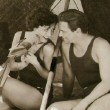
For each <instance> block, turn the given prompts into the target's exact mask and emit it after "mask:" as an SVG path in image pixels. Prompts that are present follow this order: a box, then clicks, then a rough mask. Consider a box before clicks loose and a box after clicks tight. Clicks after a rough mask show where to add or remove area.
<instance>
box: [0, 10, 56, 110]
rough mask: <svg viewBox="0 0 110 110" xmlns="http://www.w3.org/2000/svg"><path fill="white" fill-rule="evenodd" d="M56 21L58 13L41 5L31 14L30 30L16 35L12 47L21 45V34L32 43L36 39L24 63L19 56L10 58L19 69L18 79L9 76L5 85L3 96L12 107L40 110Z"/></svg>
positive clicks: (15, 67) (28, 21)
mask: <svg viewBox="0 0 110 110" xmlns="http://www.w3.org/2000/svg"><path fill="white" fill-rule="evenodd" d="M56 23H57V16H56V15H55V14H53V13H52V12H50V11H49V9H47V8H39V9H37V10H34V11H33V12H32V13H31V14H30V15H29V16H28V17H27V20H26V26H27V29H28V30H29V31H25V32H17V33H16V34H15V36H14V40H13V43H12V48H13V47H15V46H16V45H18V43H19V41H20V37H25V38H26V39H27V38H29V39H30V42H31V38H32V39H33V38H35V37H36V39H35V42H34V43H33V45H32V47H30V48H29V50H28V53H27V54H25V55H22V56H21V62H17V61H16V58H15V57H13V58H11V59H10V62H9V65H10V69H11V70H12V71H18V76H17V78H18V80H17V79H13V78H11V77H9V78H7V80H6V82H5V84H4V86H3V89H2V96H3V99H4V101H5V103H6V104H8V106H9V107H17V108H19V109H23V110H24V109H26V110H34V109H35V110H39V108H40V105H41V101H42V96H43V93H44V89H45V85H46V80H47V77H48V73H49V70H50V65H51V61H52V56H53V53H54V45H53V43H52V42H51V40H49V37H51V35H52V33H53V30H54V28H55V24H56ZM10 53H11V52H10ZM50 98H52V93H51V94H50ZM0 109H1V108H0Z"/></svg>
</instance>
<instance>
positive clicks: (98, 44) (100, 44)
mask: <svg viewBox="0 0 110 110" xmlns="http://www.w3.org/2000/svg"><path fill="white" fill-rule="evenodd" d="M94 49H95V50H96V51H98V52H99V51H100V52H104V51H105V50H110V44H109V42H108V41H107V40H106V39H103V38H101V37H98V38H96V39H95V41H94Z"/></svg>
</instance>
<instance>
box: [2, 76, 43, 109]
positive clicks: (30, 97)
mask: <svg viewBox="0 0 110 110" xmlns="http://www.w3.org/2000/svg"><path fill="white" fill-rule="evenodd" d="M2 96H3V98H4V100H5V101H6V103H8V104H9V105H10V106H11V104H12V105H14V106H16V107H18V108H21V109H26V110H31V109H32V110H34V109H36V110H37V109H39V107H40V104H41V101H42V94H41V93H40V92H39V91H38V90H37V89H35V88H33V87H31V86H29V85H27V84H25V83H22V82H20V81H18V80H16V79H13V78H8V79H7V81H6V83H5V85H4V87H3V90H2Z"/></svg>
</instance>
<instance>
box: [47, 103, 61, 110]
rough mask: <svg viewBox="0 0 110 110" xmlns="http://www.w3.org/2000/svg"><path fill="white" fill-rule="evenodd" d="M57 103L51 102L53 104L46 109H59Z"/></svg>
mask: <svg viewBox="0 0 110 110" xmlns="http://www.w3.org/2000/svg"><path fill="white" fill-rule="evenodd" d="M57 105H58V103H57V102H56V103H53V104H51V105H50V106H49V107H48V108H47V110H59V108H58V106H57Z"/></svg>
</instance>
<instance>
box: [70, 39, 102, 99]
mask: <svg viewBox="0 0 110 110" xmlns="http://www.w3.org/2000/svg"><path fill="white" fill-rule="evenodd" d="M94 40H95V38H93V39H92V40H91V42H90V44H89V46H88V48H87V51H86V53H85V54H84V55H83V56H82V57H76V56H75V54H74V52H73V47H74V44H71V46H70V51H69V59H70V63H71V66H72V71H73V73H74V74H75V76H76V78H77V80H78V82H79V84H80V86H81V87H82V88H83V91H82V92H81V94H79V96H80V98H84V97H85V96H87V95H88V94H89V93H90V92H91V91H92V90H93V89H94V87H95V86H96V85H97V84H98V83H99V82H100V81H101V78H100V73H99V65H98V63H96V62H95V61H94V60H93V58H92V56H91V53H92V47H93V42H94Z"/></svg>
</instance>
